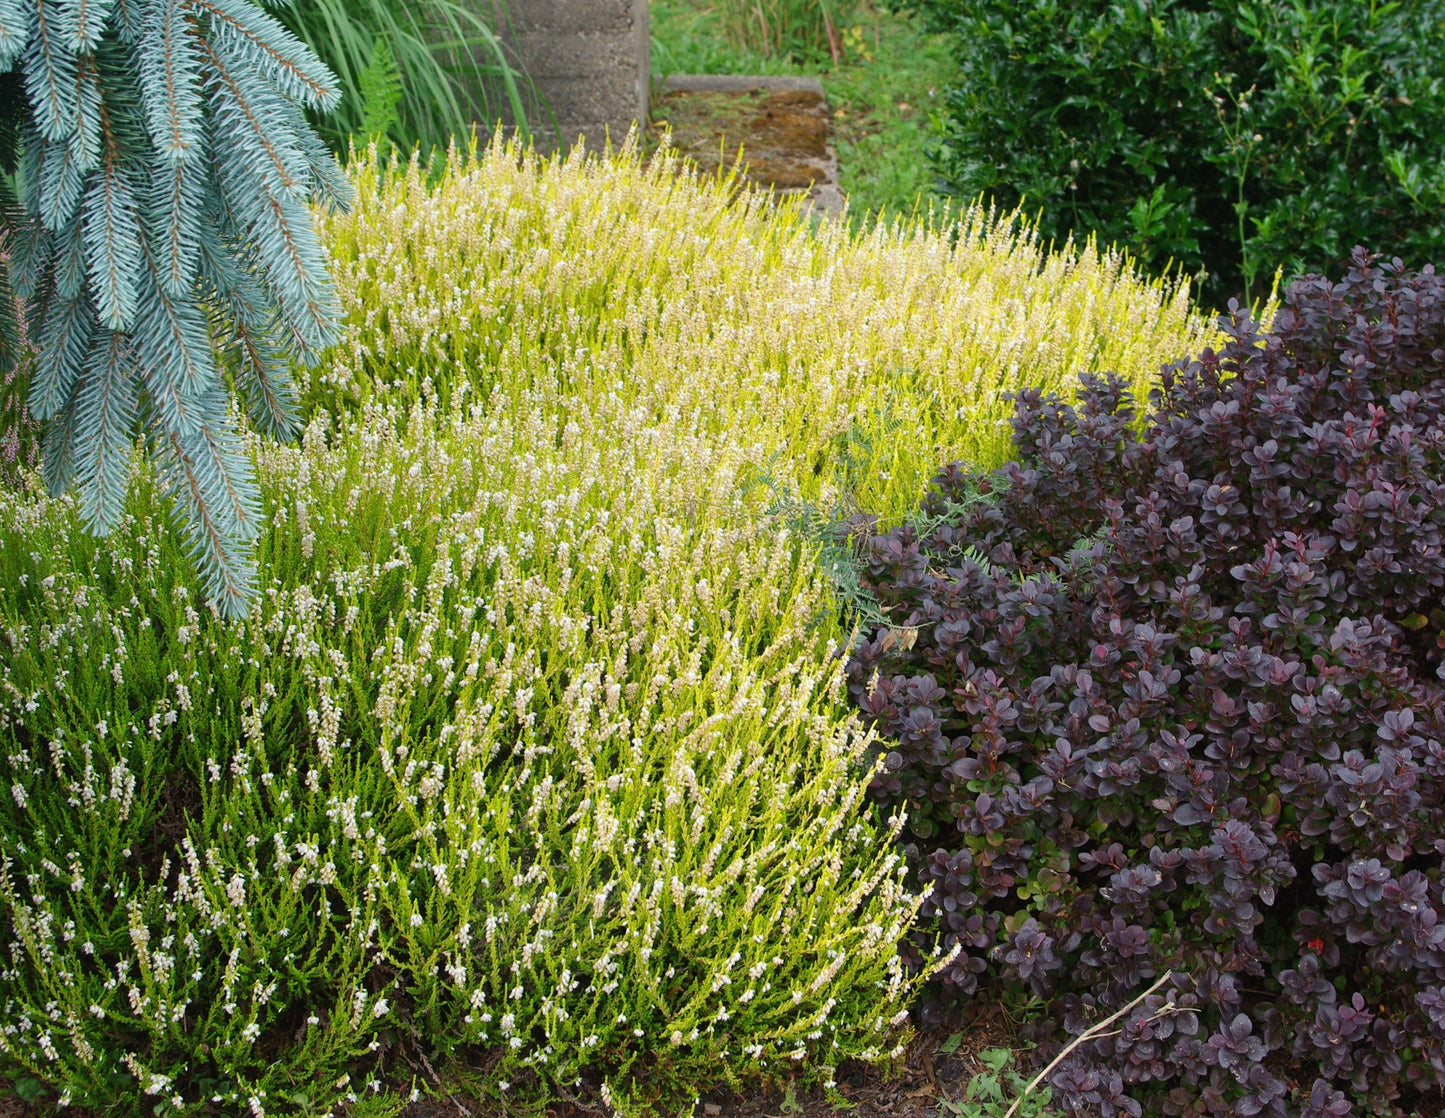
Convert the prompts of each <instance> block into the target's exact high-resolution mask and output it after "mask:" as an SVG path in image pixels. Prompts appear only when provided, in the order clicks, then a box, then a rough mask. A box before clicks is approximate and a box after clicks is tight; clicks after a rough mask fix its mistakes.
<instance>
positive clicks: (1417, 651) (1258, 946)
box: [848, 252, 1445, 1118]
mask: <svg viewBox="0 0 1445 1118" xmlns="http://www.w3.org/2000/svg"><path fill="white" fill-rule="evenodd" d="M1225 328H1226V332H1227V333H1228V335H1229V341H1228V342H1227V344H1226V345H1225V346H1224V347H1223V348H1222V350H1220V351H1219V352H1217V353H1216V352H1215V351H1213V350H1205V351H1204V353H1203V355H1202V356H1201V357H1200V358H1199V359H1198V360H1194V361H1188V362H1180V363H1177V364H1176V365H1173V366H1171V367H1169V368H1167V369H1166V370H1165V371H1164V374H1163V385H1162V387H1161V388H1160V389H1157V390H1156V391H1154V392H1153V393H1151V395H1150V409H1149V411H1148V413H1147V415H1146V416H1145V417H1144V427H1145V430H1144V433H1143V434H1140V433H1139V426H1138V423H1137V421H1136V419H1135V417H1134V412H1133V408H1132V406H1131V404H1130V400H1129V394H1128V393H1127V392H1126V391H1125V390H1124V389H1123V386H1122V385H1121V383H1120V382H1119V381H1118V379H1117V378H1112V377H1111V378H1108V379H1103V378H1097V377H1090V378H1087V387H1086V389H1085V391H1084V393H1083V396H1082V399H1081V402H1080V404H1079V406H1078V407H1073V406H1070V405H1067V404H1065V403H1063V402H1062V401H1061V400H1060V399H1059V398H1058V397H1057V396H1053V395H1045V394H1044V393H1041V392H1039V391H1036V390H1030V391H1025V392H1022V393H1020V394H1019V397H1018V410H1017V414H1016V417H1015V421H1014V425H1015V443H1016V445H1017V448H1018V451H1019V461H1018V462H1017V463H1012V464H1009V465H1008V466H1006V467H1004V468H1003V469H1002V470H1000V471H999V472H998V473H996V474H994V475H993V476H992V477H988V476H985V475H980V474H976V473H970V472H968V471H967V470H966V469H964V468H962V467H960V466H957V465H954V466H950V467H947V468H946V469H944V470H943V471H942V472H940V473H939V475H938V476H937V478H936V481H935V489H934V491H933V492H932V494H931V495H930V497H929V499H928V501H927V502H925V504H924V506H923V510H922V513H921V514H920V515H919V517H918V518H917V520H916V521H915V522H914V523H912V524H908V525H905V526H903V527H900V528H898V529H895V530H893V531H891V532H888V533H886V534H882V535H878V536H876V537H875V538H873V539H871V540H870V542H869V543H868V546H867V549H866V553H865V558H866V570H865V572H864V574H863V586H864V588H865V589H868V590H871V591H872V592H874V593H875V594H876V598H877V603H878V606H879V608H880V609H881V611H882V612H883V613H884V614H885V616H886V617H887V618H888V622H889V624H888V626H886V627H881V628H879V629H877V630H875V631H874V632H873V634H872V636H871V638H870V639H868V640H865V641H863V642H862V643H861V644H860V645H859V646H858V647H857V650H856V652H855V653H854V655H853V657H852V659H851V661H850V663H849V667H848V678H849V691H850V694H851V695H852V696H853V698H854V701H855V702H856V703H857V704H858V706H859V709H860V710H861V711H862V712H863V714H864V715H865V717H866V718H867V720H868V721H869V722H870V724H872V725H874V726H875V727H876V728H877V729H878V730H879V731H880V732H881V733H882V734H884V735H886V737H887V738H888V739H890V744H888V745H887V746H885V747H884V751H885V761H884V768H883V770H882V771H881V772H880V773H879V774H878V776H877V777H875V779H874V782H873V789H872V790H873V794H874V796H875V797H876V799H877V800H878V801H879V802H880V803H882V804H885V805H887V807H888V809H889V810H890V811H897V810H898V809H900V808H906V810H907V811H908V822H907V843H908V846H907V849H908V853H909V857H910V860H911V861H912V863H913V865H914V867H915V872H916V874H917V878H918V881H919V882H920V884H924V885H931V886H932V887H933V889H932V892H931V894H930V895H929V896H928V898H927V900H926V901H925V904H924V908H923V914H924V916H925V917H926V921H925V931H923V932H921V933H920V934H919V936H918V937H917V938H916V940H915V942H918V943H928V942H930V936H931V935H932V934H934V932H935V931H936V932H938V933H941V934H942V935H943V937H944V942H945V944H946V945H948V946H950V947H952V948H955V949H956V950H957V951H958V954H957V956H956V957H955V958H954V959H953V960H952V962H951V963H950V965H949V967H948V968H947V969H946V970H945V972H944V974H943V976H942V979H941V983H940V985H939V987H938V992H937V995H938V998H939V999H941V1001H942V1002H944V1003H947V1002H950V1001H953V1000H956V999H959V998H966V997H969V996H972V995H974V994H975V991H976V990H981V989H984V988H986V989H988V990H989V991H990V995H989V996H999V994H1000V993H1002V994H1005V995H1009V996H1015V995H1023V994H1028V995H1032V996H1034V997H1037V998H1040V999H1043V1000H1044V1002H1045V1003H1046V1005H1045V1008H1044V1011H1043V1014H1042V1017H1041V1018H1040V1021H1039V1023H1038V1025H1037V1026H1036V1027H1035V1035H1036V1036H1037V1037H1038V1038H1039V1039H1040V1040H1043V1041H1045V1042H1046V1043H1047V1045H1048V1046H1051V1047H1052V1049H1053V1050H1057V1045H1058V1042H1059V1041H1060V1040H1061V1039H1066V1038H1067V1036H1068V1035H1069V1034H1073V1035H1077V1034H1079V1033H1081V1032H1083V1031H1084V1030H1085V1029H1086V1028H1087V1027H1088V1026H1089V1024H1090V1023H1091V1022H1093V1021H1096V1020H1098V1018H1100V1017H1101V1016H1103V1015H1104V1014H1105V1013H1106V1012H1108V1011H1110V1010H1113V1009H1117V1008H1119V1007H1121V1006H1123V1005H1124V1004H1125V1003H1127V1002H1128V1001H1129V1000H1130V999H1131V998H1133V997H1134V995H1135V994H1137V993H1139V992H1141V990H1142V989H1143V988H1144V987H1146V986H1147V985H1148V984H1149V983H1150V982H1152V981H1154V980H1155V979H1157V978H1158V977H1159V976H1161V975H1163V974H1164V973H1165V971H1166V970H1172V971H1173V972H1174V977H1173V978H1172V980H1171V981H1170V982H1169V983H1167V984H1166V986H1165V987H1164V988H1163V989H1161V991H1160V992H1159V993H1157V994H1155V995H1153V996H1152V997H1150V998H1149V999H1147V1000H1146V1001H1145V1002H1144V1003H1143V1004H1142V1005H1141V1006H1140V1007H1138V1008H1136V1009H1134V1010H1133V1011H1131V1012H1130V1013H1129V1014H1128V1015H1127V1017H1126V1018H1125V1020H1124V1021H1123V1022H1122V1028H1121V1031H1119V1032H1118V1033H1117V1035H1110V1036H1107V1037H1106V1038H1105V1039H1102V1040H1097V1041H1091V1042H1089V1043H1087V1044H1084V1045H1082V1046H1080V1048H1079V1049H1078V1050H1077V1052H1076V1053H1075V1054H1074V1055H1071V1056H1070V1057H1069V1058H1068V1059H1067V1060H1065V1061H1064V1063H1062V1064H1061V1065H1060V1067H1059V1069H1058V1070H1057V1071H1056V1072H1054V1073H1053V1074H1052V1075H1051V1077H1050V1080H1051V1083H1052V1085H1053V1087H1054V1092H1055V1094H1054V1098H1055V1101H1056V1103H1059V1104H1061V1105H1063V1106H1064V1108H1065V1110H1066V1111H1068V1112H1070V1113H1091V1114H1092V1113H1095V1112H1096V1111H1095V1110H1094V1109H1091V1108H1096V1107H1099V1106H1108V1107H1115V1108H1118V1109H1119V1110H1120V1111H1121V1112H1124V1113H1131V1114H1135V1115H1137V1114H1139V1113H1140V1112H1141V1109H1140V1104H1141V1101H1145V1102H1147V1103H1148V1105H1149V1107H1150V1108H1151V1109H1150V1113H1163V1114H1167V1115H1181V1116H1182V1115H1190V1116H1203V1115H1218V1116H1220V1118H1223V1116H1224V1115H1233V1114H1247V1115H1253V1114H1269V1115H1284V1114H1286V1113H1288V1114H1291V1115H1300V1114H1303V1115H1308V1116H1310V1118H1318V1116H1320V1115H1325V1114H1330V1115H1335V1114H1339V1115H1344V1114H1349V1113H1359V1114H1369V1115H1388V1114H1403V1113H1426V1112H1434V1110H1433V1109H1432V1108H1438V1107H1439V1105H1440V1101H1441V1097H1440V1095H1439V1094H1438V1089H1439V1086H1440V1084H1441V1083H1442V1080H1445V1012H1442V1011H1441V1005H1442V1004H1445V925H1442V924H1441V923H1440V921H1439V917H1440V915H1441V913H1442V912H1445V877H1442V853H1445V843H1442V841H1441V839H1440V836H1441V835H1442V833H1445V686H1442V683H1441V682H1440V681H1441V679H1442V678H1445V667H1442V648H1445V612H1442V608H1441V601H1442V588H1445V551H1442V542H1445V282H1442V280H1441V278H1440V277H1439V276H1438V275H1436V274H1435V273H1434V272H1433V271H1431V270H1429V269H1427V270H1426V271H1425V272H1423V273H1421V274H1419V275H1414V274H1410V273H1406V272H1404V271H1403V270H1402V268H1401V267H1400V266H1399V265H1398V264H1396V265H1391V266H1383V267H1382V266H1379V265H1377V264H1376V263H1373V262H1372V260H1371V258H1369V257H1367V256H1365V255H1364V254H1363V253H1362V252H1357V253H1356V255H1355V257H1354V260H1353V266H1352V268H1351V270H1350V272H1349V274H1348V275H1347V276H1346V278H1345V280H1344V281H1343V282H1342V283H1341V284H1338V285H1332V284H1330V283H1328V282H1326V281H1324V280H1320V279H1311V280H1308V281H1303V282H1300V283H1298V284H1296V285H1295V286H1294V287H1292V288H1291V289H1290V290H1289V292H1288V293H1287V294H1286V296H1285V299H1284V306H1283V308H1282V309H1281V310H1280V311H1279V313H1278V316H1277V318H1276V319H1275V326H1274V329H1273V331H1272V332H1271V333H1269V334H1267V335H1261V334H1259V333H1258V332H1257V327H1256V326H1255V325H1254V324H1253V323H1251V322H1250V321H1248V320H1247V319H1246V318H1245V317H1243V316H1242V315H1239V314H1236V315H1234V316H1233V317H1232V318H1231V319H1230V320H1229V322H1228V323H1227V325H1226V327H1225ZM1010 992H1012V993H1010ZM937 1008H938V1007H937V1006H935V1012H936V1011H937ZM1060 1027H1061V1028H1062V1034H1061V1032H1060ZM1044 1051H1045V1053H1048V1052H1049V1051H1050V1047H1046V1048H1045V1050H1044ZM1422 1092H1425V1093H1427V1094H1422ZM1427 1095H1428V1097H1427ZM1341 1098H1343V1099H1348V1100H1350V1101H1351V1102H1352V1103H1353V1104H1354V1105H1355V1106H1356V1107H1358V1108H1359V1109H1358V1110H1351V1109H1350V1106H1349V1104H1346V1103H1343V1102H1341V1103H1339V1104H1338V1105H1337V1104H1336V1102H1333V1101H1331V1100H1339V1099H1341ZM1414 1106H1424V1109H1423V1110H1412V1109H1411V1108H1412V1107H1414ZM1105 1112H1106V1113H1108V1112H1110V1111H1108V1110H1106V1111H1105Z"/></svg>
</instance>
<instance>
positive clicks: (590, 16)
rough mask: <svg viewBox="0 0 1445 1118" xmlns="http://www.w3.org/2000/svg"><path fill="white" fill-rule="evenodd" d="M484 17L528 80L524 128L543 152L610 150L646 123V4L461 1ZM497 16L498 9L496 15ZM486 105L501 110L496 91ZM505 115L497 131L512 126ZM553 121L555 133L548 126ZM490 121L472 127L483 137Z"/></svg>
mask: <svg viewBox="0 0 1445 1118" xmlns="http://www.w3.org/2000/svg"><path fill="white" fill-rule="evenodd" d="M468 2H469V3H471V4H473V5H474V6H475V9H476V10H477V11H478V12H480V13H481V14H482V15H483V16H485V17H488V18H489V20H490V21H491V22H492V26H493V27H495V28H496V29H497V31H498V33H499V34H500V35H501V38H502V41H503V43H504V45H505V47H506V49H507V51H508V52H509V54H510V55H511V57H512V58H513V59H514V62H515V64H516V65H517V66H518V67H519V68H520V69H521V70H522V71H523V72H524V73H525V74H526V75H527V79H528V86H529V89H528V95H527V100H528V102H529V104H528V113H527V119H528V123H529V124H530V125H531V128H532V131H533V134H534V137H535V140H536V143H537V146H538V147H540V148H543V149H544V150H547V149H552V148H555V147H557V146H563V147H566V146H570V144H571V143H572V142H573V141H574V140H575V138H576V136H577V134H578V133H579V132H580V133H582V134H584V135H585V136H586V138H587V146H588V148H589V149H593V148H600V147H601V143H602V138H603V136H604V135H605V134H607V133H610V134H611V137H612V141H613V143H615V144H619V143H621V142H622V139H623V137H625V136H626V135H627V132H628V129H630V128H631V127H632V126H633V125H634V124H638V125H639V126H640V125H642V124H645V123H646V121H647V97H648V92H649V86H650V83H651V75H652V62H651V40H650V38H649V35H648V21H647V0H468ZM503 9H504V10H503ZM487 93H488V97H489V101H490V103H491V104H494V105H502V106H505V105H506V98H505V97H504V96H502V95H501V89H500V84H499V83H498V85H497V87H496V88H494V87H492V86H489V87H488V90H487ZM509 116H510V113H505V114H504V115H503V118H502V119H503V124H504V125H506V126H511V125H514V124H515V121H513V120H511V119H509ZM554 119H555V122H556V126H555V128H554V127H553V120H554ZM493 124H494V122H479V126H484V127H481V128H480V130H482V131H483V132H486V133H489V132H490V131H491V129H492V126H493Z"/></svg>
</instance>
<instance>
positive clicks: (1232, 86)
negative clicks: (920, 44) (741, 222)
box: [902, 0, 1445, 304]
mask: <svg viewBox="0 0 1445 1118" xmlns="http://www.w3.org/2000/svg"><path fill="white" fill-rule="evenodd" d="M902 2H903V4H904V5H905V6H910V7H916V8H918V9H919V10H921V11H922V12H923V13H924V14H925V15H926V16H927V17H928V18H929V20H930V21H931V22H932V23H933V24H934V25H935V26H936V27H938V28H942V29H946V30H949V31H951V32H953V34H954V38H955V42H956V50H957V53H958V57H959V61H960V63H961V66H962V71H963V80H962V81H961V83H960V84H959V86H958V87H957V88H955V89H952V90H950V91H949V93H948V95H947V99H946V108H945V110H944V112H943V114H942V118H941V120H940V125H941V130H942V136H941V140H940V143H939V145H938V148H937V150H936V153H935V155H936V161H937V167H938V170H939V173H940V175H941V177H942V180H943V183H944V185H945V186H946V188H947V189H948V190H950V191H952V192H956V193H958V194H960V195H963V196H966V197H973V196H975V195H977V194H979V193H983V194H986V195H992V196H993V197H995V198H997V199H998V200H999V201H1000V202H1001V203H1003V204H1004V205H1006V206H1013V205H1016V204H1022V205H1023V206H1024V208H1025V209H1026V210H1027V211H1028V212H1029V213H1030V214H1032V213H1034V212H1036V211H1038V212H1040V213H1041V218H1040V231H1041V232H1042V233H1044V234H1045V235H1046V236H1051V237H1055V238H1058V239H1061V240H1062V239H1063V238H1065V237H1067V236H1069V235H1070V234H1071V233H1072V234H1073V235H1074V236H1075V237H1076V238H1082V237H1085V236H1097V237H1099V238H1100V239H1102V240H1104V241H1110V242H1117V243H1119V244H1121V245H1126V246H1128V247H1130V248H1131V249H1132V250H1133V251H1134V252H1136V253H1137V254H1138V256H1139V257H1140V259H1141V260H1143V261H1144V262H1145V263H1146V264H1148V265H1150V266H1152V267H1156V268H1159V267H1163V266H1165V265H1166V264H1168V263H1169V262H1170V261H1173V262H1174V263H1175V265H1176V266H1179V267H1182V268H1183V269H1184V270H1185V272H1186V273H1189V274H1193V275H1195V276H1196V277H1197V278H1198V279H1199V280H1200V281H1201V286H1200V291H1201V293H1202V295H1203V296H1204V297H1205V298H1206V299H1207V300H1209V301H1212V302H1214V303H1216V304H1223V302H1224V301H1225V300H1226V299H1227V298H1229V297H1231V296H1235V295H1241V294H1245V293H1248V294H1249V295H1251V296H1258V295H1259V294H1261V292H1262V291H1264V290H1266V289H1267V288H1268V286H1269V284H1270V281H1271V279H1272V277H1273V274H1274V271H1275V269H1276V267H1277V266H1282V267H1283V269H1284V272H1285V275H1286V276H1287V277H1288V276H1291V275H1296V274H1301V273H1304V272H1309V271H1321V270H1329V271H1338V270H1339V264H1340V262H1341V261H1343V260H1344V258H1346V257H1347V256H1348V254H1349V251H1350V249H1351V248H1352V247H1353V246H1354V245H1355V244H1357V243H1362V244H1365V245H1367V246H1369V247H1370V248H1372V249H1376V250H1379V251H1383V252H1385V253H1386V254H1398V255H1400V256H1402V257H1405V258H1407V259H1409V260H1414V261H1415V262H1416V263H1417V264H1418V263H1419V262H1421V261H1422V260H1423V259H1425V258H1427V257H1429V256H1432V255H1435V256H1438V255H1439V250H1440V248H1441V247H1442V245H1445V218H1442V209H1445V207H1442V202H1445V77H1442V73H1441V70H1440V67H1439V65H1438V60H1439V59H1440V58H1441V57H1445V5H1442V3H1441V2H1440V0H1398V2H1395V3H1379V2H1376V0H1319V2H1313V3H1304V2H1302V0H1295V2H1286V0H1152V2H1151V0H902Z"/></svg>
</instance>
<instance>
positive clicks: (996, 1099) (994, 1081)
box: [942, 1037, 1053, 1118]
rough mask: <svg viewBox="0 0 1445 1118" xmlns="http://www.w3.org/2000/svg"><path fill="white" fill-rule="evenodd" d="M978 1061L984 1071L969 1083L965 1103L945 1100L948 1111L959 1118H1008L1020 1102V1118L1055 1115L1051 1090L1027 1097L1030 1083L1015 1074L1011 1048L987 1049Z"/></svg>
mask: <svg viewBox="0 0 1445 1118" xmlns="http://www.w3.org/2000/svg"><path fill="white" fill-rule="evenodd" d="M953 1039H954V1038H953V1037H950V1038H949V1040H953ZM978 1058H979V1062H980V1063H982V1064H983V1070H982V1071H980V1072H977V1073H976V1074H975V1075H974V1077H973V1078H972V1079H970V1080H969V1081H968V1087H967V1089H966V1090H965V1091H964V1096H963V1098H962V1099H961V1100H958V1101H954V1100H951V1099H944V1100H943V1107H942V1109H943V1110H944V1111H946V1112H947V1113H949V1114H951V1115H955V1116H956V1118H1004V1115H1006V1114H1008V1113H1009V1110H1010V1107H1013V1106H1014V1103H1015V1102H1016V1101H1018V1103H1019V1105H1018V1106H1017V1107H1016V1108H1015V1109H1014V1110H1013V1115H1014V1116H1016V1118H1049V1115H1050V1114H1052V1113H1053V1112H1052V1111H1050V1110H1049V1101H1050V1095H1049V1089H1048V1088H1047V1087H1040V1088H1039V1089H1038V1090H1037V1091H1035V1092H1033V1093H1032V1094H1029V1095H1027V1096H1025V1095H1024V1091H1025V1090H1026V1089H1027V1087H1028V1080H1026V1079H1025V1078H1024V1077H1023V1076H1022V1075H1020V1074H1019V1073H1018V1072H1017V1071H1016V1070H1015V1068H1014V1054H1013V1053H1012V1052H1010V1051H1009V1050H1008V1049H1007V1048H987V1049H985V1050H984V1051H982V1052H980V1053H979V1054H978Z"/></svg>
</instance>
